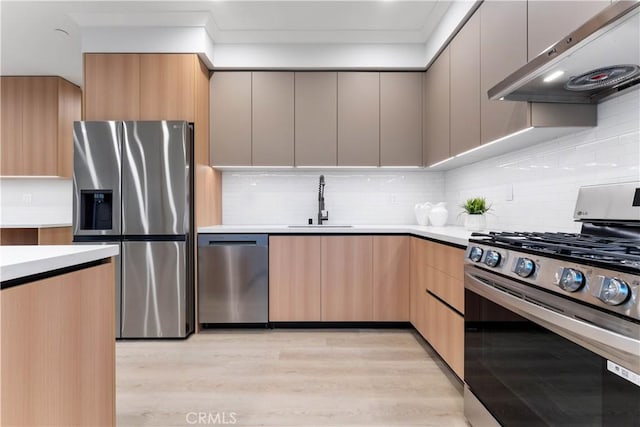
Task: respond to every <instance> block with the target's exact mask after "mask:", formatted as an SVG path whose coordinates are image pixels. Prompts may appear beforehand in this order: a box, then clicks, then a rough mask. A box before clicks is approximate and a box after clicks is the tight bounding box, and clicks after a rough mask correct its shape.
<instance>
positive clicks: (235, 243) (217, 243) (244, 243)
mask: <svg viewBox="0 0 640 427" xmlns="http://www.w3.org/2000/svg"><path fill="white" fill-rule="evenodd" d="M208 246H258V242H256V241H255V240H253V241H248V240H245V241H242V240H240V241H228V240H225V241H219V240H212V241H210V242H209V245H208Z"/></svg>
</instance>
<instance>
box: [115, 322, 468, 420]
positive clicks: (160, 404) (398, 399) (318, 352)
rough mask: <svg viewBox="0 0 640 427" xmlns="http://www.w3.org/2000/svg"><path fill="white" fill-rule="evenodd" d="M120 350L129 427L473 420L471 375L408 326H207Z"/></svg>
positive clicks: (125, 344) (121, 409) (120, 402)
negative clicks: (466, 393)
mask: <svg viewBox="0 0 640 427" xmlns="http://www.w3.org/2000/svg"><path fill="white" fill-rule="evenodd" d="M116 357H117V365H116V376H117V394H116V399H117V401H116V412H117V418H118V425H119V426H185V425H216V424H214V421H216V420H217V421H218V425H219V424H222V421H224V420H226V422H227V423H228V424H231V422H232V421H235V425H238V426H303V425H304V426H341V427H342V426H452V427H455V426H466V425H467V424H466V422H465V420H464V416H463V413H462V410H463V409H462V386H461V383H460V382H459V381H458V380H457V379H454V378H452V374H451V373H450V372H448V371H447V370H446V368H444V367H442V365H441V364H442V362H440V361H439V360H436V359H435V358H434V357H432V356H431V349H430V348H428V346H426V345H425V344H424V343H423V342H422V340H421V339H420V338H419V337H417V335H414V333H413V332H411V331H408V330H372V329H361V330H354V329H348V330H335V329H332V330H325V329H317V330H292V329H275V330H259V331H256V330H252V331H238V330H233V331H215V332H211V331H207V332H205V333H202V334H199V335H194V336H192V337H190V338H189V339H188V340H186V341H119V342H118V343H117V345H116ZM199 413H203V415H204V416H205V417H206V418H204V419H202V421H201V423H200V424H198V423H197V417H198V416H199ZM200 416H202V415H200ZM216 417H218V418H217V419H216ZM207 423H208V424H207Z"/></svg>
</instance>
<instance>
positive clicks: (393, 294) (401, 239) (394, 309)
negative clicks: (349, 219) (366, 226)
mask: <svg viewBox="0 0 640 427" xmlns="http://www.w3.org/2000/svg"><path fill="white" fill-rule="evenodd" d="M420 77H421V76H420ZM409 239H410V238H409V237H407V236H373V320H374V321H402V322H406V321H408V320H409V281H410V264H411V256H410V254H411V246H410V242H409Z"/></svg>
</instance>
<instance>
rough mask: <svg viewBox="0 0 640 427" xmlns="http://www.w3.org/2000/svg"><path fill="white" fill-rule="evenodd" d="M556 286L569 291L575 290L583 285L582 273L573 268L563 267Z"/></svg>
mask: <svg viewBox="0 0 640 427" xmlns="http://www.w3.org/2000/svg"><path fill="white" fill-rule="evenodd" d="M558 286H560V288H561V289H564V290H565V291H569V292H576V291H578V290H580V288H582V287H583V286H584V274H582V272H581V271H579V270H574V269H573V268H563V269H562V274H561V275H560V280H559V281H558Z"/></svg>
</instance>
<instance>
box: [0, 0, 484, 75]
mask: <svg viewBox="0 0 640 427" xmlns="http://www.w3.org/2000/svg"><path fill="white" fill-rule="evenodd" d="M453 3H454V2H452V1H444V0H429V1H401V0H386V1H384V0H376V1H370V0H361V1H326V0H324V1H318V0H315V1H312V0H307V1H301V0H297V1H294V0H289V1H269V0H266V1H264V0H263V1H243V0H227V1H220V0H219V1H101V0H95V1H39V2H36V1H16V0H2V1H1V2H0V25H1V26H0V42H1V43H0V44H1V51H0V71H1V73H2V75H60V76H62V77H65V78H67V79H68V80H71V81H72V82H74V83H76V84H80V85H81V84H82V52H83V51H98V50H92V46H91V43H90V41H91V38H90V35H92V34H96V32H98V33H99V34H100V37H101V43H100V45H99V46H100V48H99V51H110V52H118V51H122V52H127V51H129V52H130V51H132V49H134V51H135V49H136V48H137V49H138V51H158V49H160V50H161V49H162V48H163V46H157V47H153V49H151V50H140V49H147V45H144V46H143V45H139V46H137V45H136V42H137V41H138V37H136V36H131V37H130V36H126V37H123V34H127V35H129V34H143V35H144V34H147V36H148V35H149V34H152V35H155V34H158V31H164V32H167V33H166V34H168V36H167V37H170V34H172V33H170V32H169V31H177V30H180V31H184V30H185V29H201V30H202V31H203V34H206V36H207V39H208V40H207V43H209V44H210V46H211V52H214V53H213V54H212V56H215V51H216V49H220V51H221V52H223V51H224V52H228V50H229V47H230V46H238V49H240V48H243V49H245V50H238V52H246V48H247V46H252V48H253V49H267V46H269V47H271V48H273V46H279V47H280V52H281V51H282V47H283V46H285V47H287V46H288V48H287V49H289V50H290V52H291V53H292V55H290V56H289V58H291V57H292V56H294V53H295V52H300V51H301V49H306V48H312V47H313V46H324V51H325V52H326V51H327V47H326V46H327V45H330V46H334V47H335V48H336V49H338V48H340V47H342V48H344V46H347V45H348V46H351V49H352V50H351V51H349V52H354V50H353V49H355V47H357V46H361V47H362V48H363V49H369V50H371V48H372V46H376V45H380V46H387V49H388V50H387V51H390V50H389V49H392V47H391V48H390V47H389V46H390V45H391V46H396V47H397V49H398V50H402V49H403V48H404V49H405V50H406V47H407V46H412V47H413V48H412V49H413V50H412V51H420V52H422V55H423V56H424V53H423V52H424V48H420V49H415V46H426V44H427V43H428V42H429V40H430V38H432V36H433V34H434V31H436V30H437V28H438V26H439V25H440V24H441V22H442V21H443V18H444V17H445V16H446V14H447V12H448V11H449V10H450V9H451V5H452V4H453ZM467 3H472V2H469V1H468V2H467ZM56 29H61V30H64V32H62V31H56ZM132 31H135V32H132ZM205 32H206V33H205ZM94 38H95V37H94ZM151 38H153V39H158V40H161V39H162V38H161V37H155V36H152V37H151ZM148 39H149V36H148V37H147V40H148ZM88 40H89V41H88ZM165 40H166V38H165ZM158 43H159V42H158ZM184 43H186V44H188V41H187V42H184ZM354 46H355V47H354ZM190 48H191V47H190V46H180V49H184V51H197V52H200V50H202V49H195V48H193V49H192V50H189V49H190ZM96 49H98V48H96ZM224 49H226V50H224ZM342 52H343V53H342V55H343V56H348V55H345V54H344V49H343V51H342ZM351 56H353V55H351ZM228 57H229V58H238V57H239V56H238V54H237V53H236V56H235V57H234V56H228ZM286 58H287V57H285V56H283V57H282V59H279V60H277V61H275V62H274V61H273V58H271V62H270V64H271V65H270V67H273V64H275V65H276V66H280V67H282V68H287V67H288V66H289V65H291V64H288V63H287V61H288V59H286ZM210 59H211V58H210ZM421 60H422V66H424V65H426V62H425V60H424V58H421ZM230 61H231V63H225V67H227V68H229V67H233V66H234V63H233V59H231V60H230ZM278 61H279V62H278ZM209 62H210V63H212V64H214V65H215V64H216V61H215V60H211V61H209ZM400 62H401V61H400ZM375 64H376V63H375V62H372V63H368V64H363V66H367V65H371V66H375ZM332 65H333V66H335V65H336V64H335V63H334V64H332ZM337 65H338V67H339V65H340V64H339V61H338V63H337ZM237 66H247V63H245V62H242V61H239V62H238V64H237ZM254 66H256V67H260V64H259V63H255V64H254ZM310 66H313V64H312V63H310ZM352 66H353V62H348V61H345V67H352ZM399 66H400V67H402V66H403V64H402V63H399Z"/></svg>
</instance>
